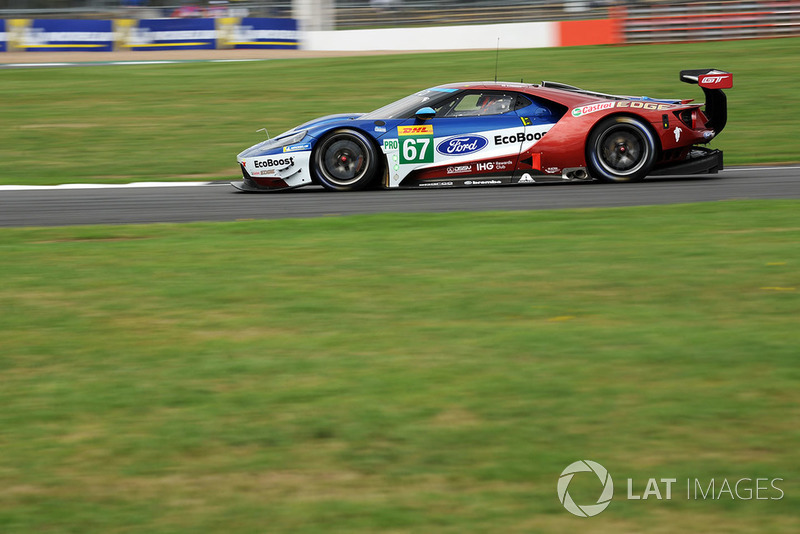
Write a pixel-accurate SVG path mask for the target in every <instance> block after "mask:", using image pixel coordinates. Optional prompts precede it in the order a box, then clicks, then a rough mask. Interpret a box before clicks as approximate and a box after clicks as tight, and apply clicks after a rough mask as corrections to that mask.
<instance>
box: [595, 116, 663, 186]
mask: <svg viewBox="0 0 800 534" xmlns="http://www.w3.org/2000/svg"><path fill="white" fill-rule="evenodd" d="M657 147H658V141H657V140H656V137H655V135H654V134H653V132H652V131H650V128H648V126H647V124H646V123H645V122H644V121H642V120H640V119H636V118H633V117H610V118H608V119H606V120H604V121H602V122H601V123H600V124H599V125H598V126H597V127H596V128H595V129H594V130H593V131H592V133H591V135H590V136H589V142H588V143H587V145H586V160H587V162H588V164H589V171H590V172H591V174H592V176H593V177H594V178H597V179H598V180H601V181H603V182H640V181H642V180H643V179H644V177H645V176H647V174H648V173H649V172H650V170H651V169H652V168H653V164H654V163H655V161H656V152H657Z"/></svg>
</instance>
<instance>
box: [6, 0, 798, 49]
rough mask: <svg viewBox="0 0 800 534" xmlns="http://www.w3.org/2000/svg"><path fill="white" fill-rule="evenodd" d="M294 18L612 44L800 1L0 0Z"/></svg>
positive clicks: (9, 15) (777, 11)
mask: <svg viewBox="0 0 800 534" xmlns="http://www.w3.org/2000/svg"><path fill="white" fill-rule="evenodd" d="M162 17H173V18H192V17H195V18H222V17H270V18H294V19H297V20H298V22H299V28H300V29H301V30H306V31H316V30H356V29H378V28H403V27H426V26H427V27H430V26H457V25H482V24H497V23H511V22H515V23H519V22H535V21H570V20H591V19H595V20H596V19H616V20H619V32H620V36H619V42H623V43H648V42H674V41H705V40H723V39H746V38H760V37H783V36H797V35H800V0H750V1H745V0H734V1H716V2H697V1H680V0H671V1H661V0H638V1H633V0H594V1H583V0H566V1H561V2H554V1H551V0H528V1H522V0H504V1H502V0H501V1H486V0H229V1H225V0H212V1H192V0H188V1H182V0H0V19H15V18H23V19H24V18H36V19H48V18H56V19H93V18H94V19H119V18H127V19H130V18H133V19H137V18H138V19H153V18H162Z"/></svg>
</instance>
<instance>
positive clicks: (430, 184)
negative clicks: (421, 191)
mask: <svg viewBox="0 0 800 534" xmlns="http://www.w3.org/2000/svg"><path fill="white" fill-rule="evenodd" d="M448 185H453V182H421V183H420V184H419V186H420V187H445V186H448Z"/></svg>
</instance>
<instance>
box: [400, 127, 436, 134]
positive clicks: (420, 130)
mask: <svg viewBox="0 0 800 534" xmlns="http://www.w3.org/2000/svg"><path fill="white" fill-rule="evenodd" d="M397 134H398V135H433V125H432V124H421V125H419V126H398V127H397Z"/></svg>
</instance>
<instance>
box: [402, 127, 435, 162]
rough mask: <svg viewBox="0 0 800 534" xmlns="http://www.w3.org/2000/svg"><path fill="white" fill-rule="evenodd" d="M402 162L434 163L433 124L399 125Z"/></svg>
mask: <svg viewBox="0 0 800 534" xmlns="http://www.w3.org/2000/svg"><path fill="white" fill-rule="evenodd" d="M397 134H398V135H400V136H402V139H400V140H399V143H400V163H433V125H431V124H423V125H420V126H398V127H397Z"/></svg>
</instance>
